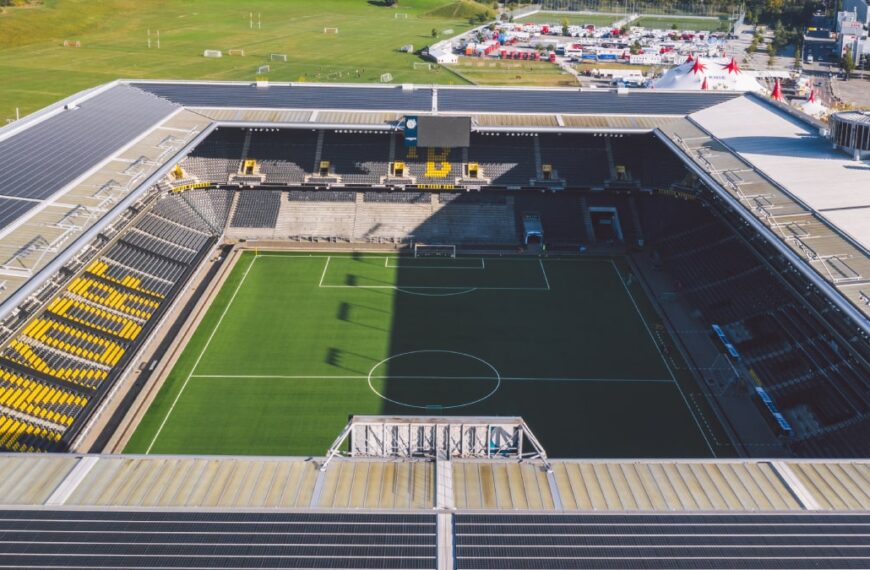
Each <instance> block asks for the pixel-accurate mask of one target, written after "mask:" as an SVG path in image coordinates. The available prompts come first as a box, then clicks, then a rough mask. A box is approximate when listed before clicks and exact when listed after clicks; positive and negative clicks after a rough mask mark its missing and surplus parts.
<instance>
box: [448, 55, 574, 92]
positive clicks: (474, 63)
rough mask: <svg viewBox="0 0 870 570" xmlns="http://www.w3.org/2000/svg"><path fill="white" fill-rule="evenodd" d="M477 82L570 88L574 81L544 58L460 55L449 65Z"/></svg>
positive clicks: (482, 83)
mask: <svg viewBox="0 0 870 570" xmlns="http://www.w3.org/2000/svg"><path fill="white" fill-rule="evenodd" d="M450 67H451V68H452V69H455V70H457V71H459V72H460V73H461V74H462V75H463V76H465V77H467V78H468V79H470V80H471V81H474V82H475V83H476V84H478V85H503V84H504V83H505V81H509V82H510V84H511V85H514V86H517V85H524V86H531V87H571V86H574V87H576V86H577V80H576V79H574V77H573V76H572V75H570V74H568V73H565V72H564V71H562V70H560V69H559V68H558V67H557V66H556V65H554V64H552V63H549V62H544V61H540V62H539V61H500V60H493V59H488V58H487V59H483V58H479V57H461V58H459V63H458V64H457V65H452V66H450Z"/></svg>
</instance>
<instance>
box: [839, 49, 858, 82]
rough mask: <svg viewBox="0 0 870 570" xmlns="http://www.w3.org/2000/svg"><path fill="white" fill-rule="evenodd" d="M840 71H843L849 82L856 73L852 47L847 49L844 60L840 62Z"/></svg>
mask: <svg viewBox="0 0 870 570" xmlns="http://www.w3.org/2000/svg"><path fill="white" fill-rule="evenodd" d="M840 69H842V70H843V74H844V75H845V76H846V79H847V80H848V79H849V78H850V77H851V76H852V72H853V71H855V58H853V57H852V48H851V47H847V48H846V53H844V54H843V59H841V60H840Z"/></svg>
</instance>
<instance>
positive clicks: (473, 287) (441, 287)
mask: <svg viewBox="0 0 870 570" xmlns="http://www.w3.org/2000/svg"><path fill="white" fill-rule="evenodd" d="M273 257H279V256H273ZM288 257H289V256H288ZM390 259H392V258H390V257H385V258H384V267H385V268H391V269H453V270H455V269H468V270H472V271H477V270H482V269H486V263H485V262H484V258H482V257H481V258H479V259H480V262H481V267H450V268H447V267H410V268H408V267H399V266H394V265H389V261H390ZM330 261H332V256H327V257H326V261H325V262H324V264H323V272H322V273H321V274H320V281H319V282H318V283H317V286H318V287H319V288H321V289H393V290H396V291H404V290H424V291H429V290H431V291H456V290H464V291H466V292H471V291H551V290H552V289H551V287H550V279H549V277H548V276H547V270H546V269H544V261H543V260H542V259H540V258H539V259H538V265H539V267H540V268H541V275H542V276H543V278H544V285H545V286H544V287H488V286H479V285H450V286H445V285H437V286H435V285H331V284H326V285H324V284H323V281H324V279H326V272H327V271H328V270H329V263H330Z"/></svg>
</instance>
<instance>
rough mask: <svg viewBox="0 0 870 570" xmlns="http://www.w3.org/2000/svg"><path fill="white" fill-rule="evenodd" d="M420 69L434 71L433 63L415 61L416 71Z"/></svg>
mask: <svg viewBox="0 0 870 570" xmlns="http://www.w3.org/2000/svg"><path fill="white" fill-rule="evenodd" d="M419 69H425V70H426V71H432V64H431V63H425V62H420V61H415V62H414V70H415V71H416V70H419Z"/></svg>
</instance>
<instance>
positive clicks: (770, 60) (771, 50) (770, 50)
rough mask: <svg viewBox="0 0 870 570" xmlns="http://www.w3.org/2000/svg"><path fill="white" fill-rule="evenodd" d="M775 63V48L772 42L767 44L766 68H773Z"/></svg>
mask: <svg viewBox="0 0 870 570" xmlns="http://www.w3.org/2000/svg"><path fill="white" fill-rule="evenodd" d="M775 63H776V48H775V47H774V45H773V42H770V43H769V44H767V67H773V65H774V64H775Z"/></svg>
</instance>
